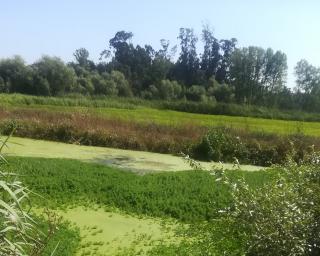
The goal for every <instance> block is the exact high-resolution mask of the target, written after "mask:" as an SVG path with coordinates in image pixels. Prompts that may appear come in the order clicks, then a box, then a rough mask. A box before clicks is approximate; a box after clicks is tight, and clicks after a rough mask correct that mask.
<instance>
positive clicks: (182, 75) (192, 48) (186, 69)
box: [175, 28, 199, 86]
mask: <svg viewBox="0 0 320 256" xmlns="http://www.w3.org/2000/svg"><path fill="white" fill-rule="evenodd" d="M178 39H179V40H180V47H181V52H180V56H179V59H178V61H177V63H176V67H175V76H176V78H177V80H179V81H182V82H183V83H184V84H186V85H188V86H190V85H192V84H196V83H197V82H198V77H197V76H198V70H199V58H198V55H197V51H196V43H197V41H198V38H197V37H196V35H195V34H194V31H193V29H190V28H180V33H179V36H178Z"/></svg>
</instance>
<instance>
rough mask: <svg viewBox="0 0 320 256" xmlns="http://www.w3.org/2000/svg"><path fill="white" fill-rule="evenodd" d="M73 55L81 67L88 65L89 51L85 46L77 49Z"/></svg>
mask: <svg viewBox="0 0 320 256" xmlns="http://www.w3.org/2000/svg"><path fill="white" fill-rule="evenodd" d="M73 56H74V57H75V59H76V61H77V64H78V65H80V66H81V67H86V66H87V65H88V59H89V52H88V50H87V49H85V48H80V49H77V50H76V51H75V52H74V54H73Z"/></svg>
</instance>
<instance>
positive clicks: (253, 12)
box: [0, 0, 320, 87]
mask: <svg viewBox="0 0 320 256" xmlns="http://www.w3.org/2000/svg"><path fill="white" fill-rule="evenodd" d="M203 22H208V23H210V24H211V25H212V27H213V28H214V29H215V33H216V37H217V38H219V39H222V38H231V37H236V38H237V39H238V42H239V46H249V45H256V46H262V47H265V48H266V47H271V48H273V49H274V50H281V51H283V52H285V53H286V54H287V56H288V64H289V70H288V73H289V74H288V75H289V84H288V85H289V86H290V87H292V86H293V82H294V78H293V76H292V73H293V67H294V65H295V63H296V62H297V61H298V60H300V59H301V58H305V59H307V60H308V61H309V62H311V63H312V64H314V65H317V66H320V1H317V0H304V1H302V0H291V1H290V0H261V1H258V0H256V1H254V0H242V1H241V0H225V1H223V0H220V1H216V0H211V1H209V0H196V1H191V0H171V1H170V0H161V1H160V0H157V1H151V0H149V1H148V0H132V1H129V0H122V1H120V0H118V1H115V0H110V1H102V0H55V1H53V0H51V1H49V0H48V1H44V0H25V1H23V0H0V31H1V37H0V58H4V57H11V56H13V55H14V54H19V55H21V56H22V57H24V58H25V59H26V60H27V62H28V63H30V62H33V61H35V60H37V59H39V58H40V57H41V55H43V54H49V55H56V56H59V57H61V58H62V59H63V60H65V61H70V60H72V58H73V57H72V53H73V52H74V50H75V49H77V48H80V47H85V48H87V49H88V50H89V52H90V55H91V58H92V59H94V60H97V59H98V57H99V53H100V52H101V51H102V50H103V48H104V47H105V46H106V44H107V42H108V40H109V39H110V38H111V37H112V36H113V35H114V34H115V32H117V31H119V30H128V31H132V32H133V33H134V40H133V42H134V43H139V44H145V43H150V44H151V45H152V46H154V47H155V48H157V47H158V46H159V40H160V39H161V38H166V39H169V40H170V41H171V42H172V44H176V43H177V39H176V38H177V35H178V31H179V28H180V27H192V28H194V29H195V31H196V32H197V33H198V34H200V32H201V25H202V23H203Z"/></svg>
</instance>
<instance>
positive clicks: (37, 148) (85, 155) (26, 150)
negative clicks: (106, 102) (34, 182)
mask: <svg viewBox="0 0 320 256" xmlns="http://www.w3.org/2000/svg"><path fill="white" fill-rule="evenodd" d="M4 153H5V154H6V155H8V156H24V157H44V158H66V159H76V160H82V161H86V162H95V163H102V164H106V165H111V166H115V167H119V168H123V169H127V170H132V171H137V172H140V173H145V172H152V171H182V170H190V169H192V168H191V167H190V165H189V164H188V163H187V162H186V161H185V160H184V159H183V157H179V156H173V155H168V154H159V153H151V152H142V151H133V150H122V149H114V148H105V147H93V146H80V145H74V144H65V143H60V142H51V141H44V140H33V139H25V138H18V137H12V138H11V139H10V141H9V143H8V148H5V149H4ZM201 165H203V167H204V168H206V169H210V168H212V166H216V167H222V168H225V169H235V168H237V166H234V165H233V164H221V163H213V162H210V163H208V162H201ZM241 169H243V170H247V171H256V170H260V169H261V167H257V166H250V165H243V166H241Z"/></svg>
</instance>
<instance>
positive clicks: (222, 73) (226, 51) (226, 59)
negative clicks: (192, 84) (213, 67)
mask: <svg viewBox="0 0 320 256" xmlns="http://www.w3.org/2000/svg"><path fill="white" fill-rule="evenodd" d="M236 44H237V39H236V38H231V39H230V40H225V39H224V40H220V48H221V50H222V53H223V54H222V59H221V65H220V67H219V69H218V70H217V74H216V80H217V81H218V82H219V83H224V82H226V83H228V82H229V79H230V76H229V71H230V66H231V56H232V53H233V52H234V50H235V49H236Z"/></svg>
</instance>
